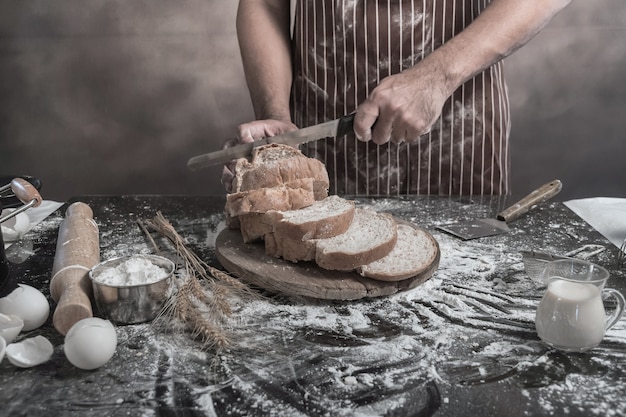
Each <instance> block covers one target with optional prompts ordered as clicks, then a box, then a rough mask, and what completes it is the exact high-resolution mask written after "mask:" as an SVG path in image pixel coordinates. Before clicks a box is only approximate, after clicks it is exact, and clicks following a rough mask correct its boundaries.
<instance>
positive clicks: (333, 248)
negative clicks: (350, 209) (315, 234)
mask: <svg viewBox="0 0 626 417" xmlns="http://www.w3.org/2000/svg"><path fill="white" fill-rule="evenodd" d="M397 237H398V234H397V226H396V221H395V220H394V219H393V217H392V216H391V215H389V214H386V213H378V212H376V211H374V210H369V209H362V208H357V209H356V211H355V213H354V219H353V220H352V223H351V224H350V227H349V228H348V230H347V231H346V232H345V233H342V234H340V235H338V236H335V237H331V238H329V239H320V240H318V241H317V246H316V252H315V262H316V263H317V265H318V266H320V267H321V268H324V269H331V270H339V271H351V270H354V269H356V268H358V267H359V266H361V265H365V264H369V263H371V262H374V261H375V260H378V259H380V258H383V257H384V256H386V255H387V254H388V253H389V252H391V250H392V249H393V247H394V245H395V244H396V240H397Z"/></svg>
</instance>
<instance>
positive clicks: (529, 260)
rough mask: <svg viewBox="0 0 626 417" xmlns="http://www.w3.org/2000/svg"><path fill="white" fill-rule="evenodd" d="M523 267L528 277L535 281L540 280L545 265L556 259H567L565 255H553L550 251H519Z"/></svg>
mask: <svg viewBox="0 0 626 417" xmlns="http://www.w3.org/2000/svg"><path fill="white" fill-rule="evenodd" d="M521 254H522V261H523V262H524V269H525V270H526V273H527V274H528V276H529V277H531V278H532V279H533V280H535V281H541V276H542V275H543V271H544V270H545V268H546V265H547V264H548V263H550V262H552V261H556V260H557V259H568V257H567V256H560V255H554V254H552V253H546V252H538V251H534V250H523V251H521Z"/></svg>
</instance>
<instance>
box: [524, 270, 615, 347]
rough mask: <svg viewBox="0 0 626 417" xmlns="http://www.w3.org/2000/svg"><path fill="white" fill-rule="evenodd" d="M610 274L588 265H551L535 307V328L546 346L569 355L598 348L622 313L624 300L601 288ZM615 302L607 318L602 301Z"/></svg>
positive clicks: (544, 274) (545, 272)
mask: <svg viewBox="0 0 626 417" xmlns="http://www.w3.org/2000/svg"><path fill="white" fill-rule="evenodd" d="M608 278H609V272H608V271H607V270H606V269H604V268H602V267H600V266H598V265H595V264H593V263H591V262H587V261H583V260H577V259H561V260H557V261H553V262H550V263H549V264H548V265H547V266H546V268H545V270H544V272H543V279H544V282H546V284H547V285H548V288H547V290H546V292H545V294H544V296H543V298H542V299H541V301H540V302H539V306H538V307H537V316H536V318H535V326H536V329H537V334H538V335H539V337H540V338H541V340H543V341H544V342H545V343H546V344H548V345H550V346H552V347H554V348H557V349H560V350H564V351H568V352H584V351H587V350H589V349H592V348H594V347H596V346H598V345H599V344H600V342H601V341H602V339H603V338H604V334H605V332H606V331H607V330H608V329H610V328H611V327H612V326H613V325H614V324H615V323H617V322H618V320H619V319H620V318H621V316H622V314H623V313H624V304H625V302H624V296H623V295H622V294H621V293H620V292H619V291H617V290H615V289H612V288H604V285H605V284H606V281H607V279H608ZM611 297H612V298H614V299H615V301H616V307H615V311H614V312H613V313H612V314H611V315H610V316H608V317H607V314H606V311H605V308H604V302H603V298H611Z"/></svg>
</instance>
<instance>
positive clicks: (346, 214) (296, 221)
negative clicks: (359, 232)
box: [239, 195, 355, 243]
mask: <svg viewBox="0 0 626 417" xmlns="http://www.w3.org/2000/svg"><path fill="white" fill-rule="evenodd" d="M354 210H355V209H354V201H350V200H346V199H344V198H341V197H339V196H336V195H333V196H329V197H327V198H325V199H324V200H320V201H315V202H314V203H313V204H311V205H310V206H307V207H304V208H301V209H297V210H287V211H275V210H271V211H268V212H266V213H248V214H242V215H240V216H239V225H240V228H241V235H242V237H243V241H244V242H245V243H250V242H254V241H256V240H259V239H262V238H264V236H265V235H266V234H268V233H274V232H275V233H276V235H277V236H279V237H280V238H289V239H294V240H308V239H326V238H329V237H333V236H337V235H339V234H341V233H344V232H345V231H346V230H348V227H349V226H350V223H352V218H353V217H354Z"/></svg>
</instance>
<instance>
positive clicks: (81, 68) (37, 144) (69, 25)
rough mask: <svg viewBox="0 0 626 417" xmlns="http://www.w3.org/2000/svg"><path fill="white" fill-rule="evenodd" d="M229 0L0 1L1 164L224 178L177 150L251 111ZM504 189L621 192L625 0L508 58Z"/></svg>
mask: <svg viewBox="0 0 626 417" xmlns="http://www.w3.org/2000/svg"><path fill="white" fill-rule="evenodd" d="M236 7H237V1H235V0H178V1H175V2H174V1H168V0H92V1H89V2H85V1H77V0H2V2H0V174H30V175H35V176H37V177H39V178H41V179H42V181H43V182H44V188H43V189H42V194H43V196H44V198H47V199H54V200H65V199H67V198H69V197H71V196H75V195H80V194H127V193H136V194H214V193H222V192H223V189H222V187H221V184H220V183H219V175H220V168H218V167H216V168H211V169H205V170H202V171H197V172H191V171H189V170H188V169H187V167H186V162H187V159H188V158H189V157H191V156H193V155H196V154H199V153H204V152H207V151H210V150H214V149H216V148H219V147H220V144H221V143H222V141H223V140H224V139H225V138H227V137H229V136H233V135H234V132H235V129H236V126H237V124H239V123H241V122H244V121H246V120H249V119H251V118H252V109H251V105H250V103H249V98H248V93H247V90H246V86H245V80H244V76H243V71H242V69H241V61H240V57H239V52H238V49H237V41H236V38H235V29H234V17H235V11H236ZM507 71H508V74H509V89H510V91H511V100H512V117H513V129H512V141H513V156H514V157H513V173H514V174H513V175H514V176H513V178H514V184H513V186H514V193H516V194H518V193H524V192H526V191H530V189H531V187H534V186H536V185H540V184H542V183H544V182H547V181H549V180H551V179H553V178H560V179H561V180H562V181H563V182H564V190H563V192H562V194H561V198H576V197H589V196H601V195H602V196H620V197H626V168H624V160H625V159H626V145H625V141H626V133H624V132H625V131H626V82H625V81H624V75H626V6H625V5H624V2H623V0H593V1H589V0H574V1H573V3H572V4H571V5H570V6H569V8H568V9H566V10H565V11H563V12H562V13H561V14H560V15H559V16H557V18H556V19H555V20H553V21H552V22H551V23H550V25H549V26H548V27H547V28H546V29H545V30H544V31H543V32H542V33H541V34H540V35H539V36H538V37H536V38H535V39H533V40H532V41H531V42H530V43H529V44H528V45H526V46H525V47H524V48H523V49H521V50H520V51H518V52H517V53H516V54H515V55H513V56H511V57H510V58H508V59H507Z"/></svg>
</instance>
